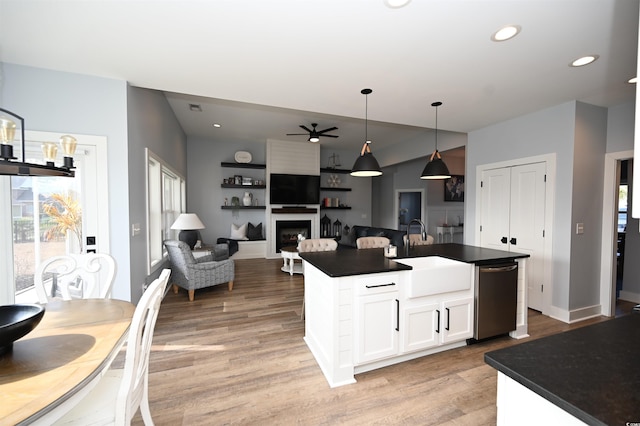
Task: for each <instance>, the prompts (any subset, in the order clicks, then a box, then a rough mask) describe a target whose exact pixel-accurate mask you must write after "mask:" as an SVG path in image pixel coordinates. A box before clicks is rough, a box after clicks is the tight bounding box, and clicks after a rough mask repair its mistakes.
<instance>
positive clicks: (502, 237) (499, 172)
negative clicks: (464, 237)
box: [480, 167, 511, 250]
mask: <svg viewBox="0 0 640 426" xmlns="http://www.w3.org/2000/svg"><path fill="white" fill-rule="evenodd" d="M510 193H511V170H510V168H509V167H502V168H499V169H491V170H485V171H483V172H482V186H481V204H482V206H481V208H482V210H481V212H482V213H481V214H482V217H481V218H480V224H481V226H482V228H481V229H482V230H481V233H480V237H481V239H480V246H482V247H487V248H492V249H496V250H507V247H508V246H507V244H508V239H509V238H508V237H509V218H510V215H511V201H510Z"/></svg>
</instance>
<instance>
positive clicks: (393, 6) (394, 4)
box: [384, 0, 411, 9]
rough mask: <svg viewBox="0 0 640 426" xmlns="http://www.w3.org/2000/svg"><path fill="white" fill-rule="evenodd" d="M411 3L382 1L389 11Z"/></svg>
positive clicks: (406, 0) (404, 0)
mask: <svg viewBox="0 0 640 426" xmlns="http://www.w3.org/2000/svg"><path fill="white" fill-rule="evenodd" d="M409 3H411V0H384V5H385V6H387V7H389V8H391V9H400V8H401V7H405V6H406V5H408V4H409Z"/></svg>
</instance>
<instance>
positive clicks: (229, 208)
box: [220, 206, 266, 210]
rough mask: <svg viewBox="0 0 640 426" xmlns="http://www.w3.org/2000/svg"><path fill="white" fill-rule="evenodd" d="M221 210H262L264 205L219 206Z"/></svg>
mask: <svg viewBox="0 0 640 426" xmlns="http://www.w3.org/2000/svg"><path fill="white" fill-rule="evenodd" d="M220 208H221V209H222V210H264V209H265V208H266V206H220Z"/></svg>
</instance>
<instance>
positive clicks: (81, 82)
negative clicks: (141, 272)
mask: <svg viewBox="0 0 640 426" xmlns="http://www.w3.org/2000/svg"><path fill="white" fill-rule="evenodd" d="M0 66H2V75H3V77H2V98H1V100H0V104H1V105H2V106H3V107H4V108H6V109H8V110H10V111H14V112H16V113H17V114H19V115H21V116H22V117H24V118H25V127H26V128H27V129H28V130H38V131H49V132H60V133H72V134H73V133H78V134H88V135H100V136H106V137H107V139H108V152H107V155H108V158H107V161H108V164H109V166H108V173H109V221H110V228H111V231H110V246H111V254H112V255H113V256H114V258H115V260H116V262H117V263H118V274H117V276H116V280H115V283H114V288H113V297H114V298H119V299H124V300H130V297H131V294H130V293H131V292H130V285H129V283H130V268H129V264H130V263H129V232H128V229H129V190H128V187H129V174H128V173H127V170H128V159H127V153H128V148H127V84H126V82H124V81H120V80H112V79H105V78H100V77H92V76H87V75H80V74H71V73H64V72H58V71H51V70H45V69H40V68H32V67H24V66H20V65H15V64H8V63H1V64H0Z"/></svg>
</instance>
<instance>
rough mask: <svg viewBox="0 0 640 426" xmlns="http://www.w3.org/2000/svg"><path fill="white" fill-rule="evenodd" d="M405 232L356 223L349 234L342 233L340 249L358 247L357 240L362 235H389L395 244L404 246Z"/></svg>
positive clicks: (339, 243) (339, 242)
mask: <svg viewBox="0 0 640 426" xmlns="http://www.w3.org/2000/svg"><path fill="white" fill-rule="evenodd" d="M405 233H406V232H405V231H398V230H397V229H388V228H378V227H375V226H361V225H354V226H352V227H351V229H350V230H349V233H348V234H346V235H345V234H343V235H342V237H341V238H340V240H339V241H338V249H343V248H356V247H357V246H356V240H357V239H358V238H360V237H387V238H388V239H389V241H391V244H393V245H394V246H397V247H404V240H403V238H404V235H405Z"/></svg>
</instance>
